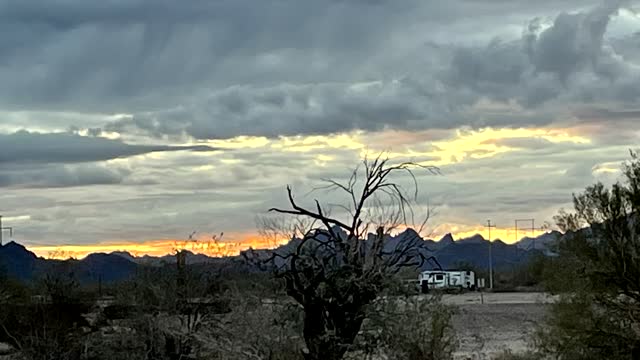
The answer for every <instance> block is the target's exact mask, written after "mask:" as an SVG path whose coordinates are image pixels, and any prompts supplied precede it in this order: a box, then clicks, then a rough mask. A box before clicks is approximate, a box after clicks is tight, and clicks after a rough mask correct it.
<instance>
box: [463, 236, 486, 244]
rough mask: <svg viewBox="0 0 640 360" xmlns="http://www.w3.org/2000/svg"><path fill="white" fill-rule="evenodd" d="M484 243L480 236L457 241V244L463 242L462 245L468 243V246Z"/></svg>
mask: <svg viewBox="0 0 640 360" xmlns="http://www.w3.org/2000/svg"><path fill="white" fill-rule="evenodd" d="M485 241H486V239H485V238H484V237H483V236H482V235H480V234H475V235H473V236H470V237H468V238H465V239H461V240H458V242H464V243H468V244H470V243H483V242H485Z"/></svg>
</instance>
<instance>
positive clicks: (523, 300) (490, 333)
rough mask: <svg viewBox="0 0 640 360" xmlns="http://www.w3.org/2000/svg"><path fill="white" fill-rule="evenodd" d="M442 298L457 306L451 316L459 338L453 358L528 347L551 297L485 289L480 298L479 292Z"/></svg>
mask: <svg viewBox="0 0 640 360" xmlns="http://www.w3.org/2000/svg"><path fill="white" fill-rule="evenodd" d="M443 300H444V301H445V302H447V303H450V304H455V305H458V308H459V312H458V314H457V315H455V317H454V319H453V323H454V327H455V328H456V331H457V333H458V337H459V340H460V348H459V350H458V352H457V353H456V359H474V360H476V359H477V360H480V359H491V358H492V357H494V356H495V355H497V354H499V353H502V352H503V351H505V350H507V349H509V350H511V351H512V352H515V353H517V352H523V351H525V350H527V347H528V346H529V344H530V340H531V334H532V333H533V331H534V330H535V326H536V323H539V322H541V321H543V320H544V316H545V314H546V311H547V307H548V304H549V303H550V302H551V301H553V298H552V297H550V296H547V295H545V294H541V293H485V294H483V296H482V299H481V298H480V294H478V293H468V294H460V295H448V296H446V297H445V299H443ZM483 301H484V303H482V302H483Z"/></svg>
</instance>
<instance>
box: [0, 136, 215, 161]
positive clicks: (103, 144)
mask: <svg viewBox="0 0 640 360" xmlns="http://www.w3.org/2000/svg"><path fill="white" fill-rule="evenodd" d="M180 150H195V151H212V150H215V149H213V148H210V147H207V146H166V145H131V144H127V143H124V142H122V141H119V140H110V139H106V138H100V137H88V136H80V135H76V134H71V133H48V134H41V133H33V132H28V131H19V132H16V133H13V134H0V166H2V164H11V163H14V164H16V163H17V164H24V163H79V162H94V161H102V160H111V159H117V158H123V157H130V156H134V155H141V154H147V153H151V152H157V151H180ZM0 169H2V167H0Z"/></svg>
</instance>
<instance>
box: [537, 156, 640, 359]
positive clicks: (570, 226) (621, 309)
mask: <svg viewBox="0 0 640 360" xmlns="http://www.w3.org/2000/svg"><path fill="white" fill-rule="evenodd" d="M622 170H623V179H622V180H621V181H620V182H618V183H616V184H614V185H613V186H610V187H607V186H605V185H603V184H601V183H598V184H595V185H592V186H589V187H587V188H586V189H585V191H584V192H583V193H581V194H578V195H574V212H573V213H567V212H564V211H561V213H560V214H559V216H557V217H556V221H557V223H558V226H559V227H560V228H561V229H563V230H565V231H567V234H565V236H564V237H563V238H562V239H561V240H560V241H559V244H558V247H557V253H558V254H559V256H558V257H557V259H555V261H554V262H553V263H552V264H550V266H549V270H548V271H546V273H547V275H548V278H547V279H546V284H547V286H548V289H549V290H551V291H553V292H557V293H560V294H561V297H560V301H558V302H557V303H556V304H554V305H552V308H551V312H550V316H549V319H548V321H547V322H546V324H544V327H542V328H541V329H540V330H539V332H538V336H537V340H538V341H537V343H538V347H539V349H540V351H541V353H543V354H546V355H548V356H551V357H554V358H557V359H562V360H573V359H576V360H577V359H586V360H589V359H605V358H606V359H625V360H626V359H638V358H640V330H639V329H640V282H639V281H638V279H639V278H640V240H639V239H640V218H639V215H640V158H638V156H637V155H636V154H635V153H632V159H631V161H630V162H628V163H626V164H625V165H624V166H623V169H622Z"/></svg>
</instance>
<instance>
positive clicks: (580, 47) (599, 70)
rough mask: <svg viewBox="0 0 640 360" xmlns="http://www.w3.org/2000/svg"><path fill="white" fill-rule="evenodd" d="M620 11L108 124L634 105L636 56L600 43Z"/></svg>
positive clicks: (386, 123) (224, 132)
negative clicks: (495, 105)
mask: <svg viewBox="0 0 640 360" xmlns="http://www.w3.org/2000/svg"><path fill="white" fill-rule="evenodd" d="M619 8H620V3H618V2H611V3H605V4H604V5H601V6H598V7H595V8H593V9H591V10H589V11H585V12H578V13H562V14H560V15H558V16H557V17H556V18H555V19H554V21H553V23H552V24H551V25H550V26H549V27H546V28H545V27H544V26H543V25H544V24H543V21H542V20H541V19H535V20H533V21H531V22H530V23H529V24H528V26H527V27H526V28H525V29H524V31H523V35H522V36H521V37H520V38H519V39H517V40H509V41H503V40H498V39H494V40H493V41H491V42H490V43H489V44H488V45H486V46H457V45H448V46H436V45H431V46H427V47H425V49H423V51H421V52H419V53H418V54H415V55H414V56H422V57H428V56H432V60H433V61H436V62H437V63H436V64H433V65H434V66H432V67H430V68H425V69H421V70H423V72H420V71H419V69H409V71H410V73H409V74H408V75H406V76H401V77H398V78H397V79H393V77H394V76H393V74H398V71H397V69H394V70H391V72H390V74H391V75H389V74H387V75H386V78H383V79H382V80H379V81H375V82H364V81H363V82H358V81H355V80H352V81H347V82H345V81H342V82H331V83H327V82H322V83H309V84H295V83H281V84H276V85H271V86H255V85H246V86H233V87H228V88H224V89H222V90H214V91H210V92H207V93H201V94H198V95H197V96H196V97H195V99H194V100H190V101H188V102H183V103H181V104H180V105H178V106H176V107H174V108H171V109H166V110H160V111H152V112H144V113H137V114H134V116H133V117H132V118H129V119H124V120H119V121H117V122H114V123H112V124H110V125H108V126H107V129H109V130H111V131H119V132H127V131H136V130H138V131H140V130H141V131H143V132H145V133H148V134H153V135H155V136H161V135H167V134H168V135H179V134H183V133H186V134H188V135H190V136H193V137H196V138H228V137H233V136H237V135H265V136H277V135H296V134H326V133H335V132H341V131H349V130H353V129H363V130H380V129H383V128H387V127H390V128H398V129H425V128H426V129H428V128H455V127H459V126H462V125H470V126H492V125H493V126H504V125H505V122H507V123H508V124H509V125H512V126H531V125H544V124H547V123H549V122H550V121H554V120H556V119H554V118H553V117H551V118H550V117H548V116H545V112H547V113H548V112H555V113H556V116H558V115H560V114H558V113H559V110H560V109H561V108H566V107H567V105H569V106H570V107H574V108H580V107H581V106H583V104H584V103H592V102H594V101H595V100H596V99H597V100H598V101H599V102H600V103H601V106H605V107H607V106H616V107H618V108H623V109H624V108H626V107H634V106H637V104H638V103H639V102H640V59H638V58H629V57H625V56H622V55H621V54H620V53H618V52H617V51H616V49H615V48H614V46H613V45H612V43H611V41H609V40H608V39H605V32H606V30H607V26H608V24H609V22H610V20H611V18H612V16H614V15H615V14H616V13H617V12H618V10H619ZM424 50H428V51H424ZM280 60H281V61H286V58H283V59H280ZM290 60H292V59H290ZM392 79H393V80H392ZM482 98H488V99H491V100H493V101H497V102H504V103H512V102H515V103H516V104H518V105H519V106H522V107H524V109H525V110H536V111H538V116H534V117H532V116H529V115H527V116H523V114H522V113H518V112H517V111H514V112H513V113H511V114H510V117H509V118H508V119H504V118H501V117H495V116H492V115H491V114H483V112H482V111H481V110H479V109H475V108H474V107H473V105H474V104H476V102H477V101H479V100H480V99H482ZM559 104H561V107H560V106H558V105H559ZM563 115H565V114H563Z"/></svg>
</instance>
